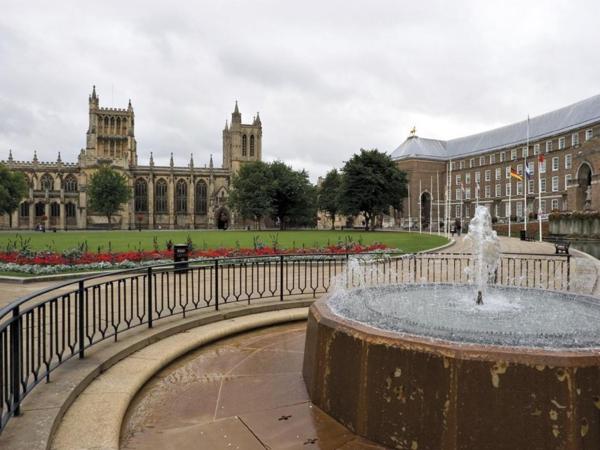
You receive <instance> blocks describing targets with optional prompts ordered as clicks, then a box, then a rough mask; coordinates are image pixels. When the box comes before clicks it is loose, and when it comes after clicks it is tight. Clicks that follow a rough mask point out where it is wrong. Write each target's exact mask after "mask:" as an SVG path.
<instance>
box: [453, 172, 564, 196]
mask: <svg viewBox="0 0 600 450" xmlns="http://www.w3.org/2000/svg"><path fill="white" fill-rule="evenodd" d="M572 178H573V177H572V175H571V174H569V175H565V177H564V189H565V190H566V189H567V187H568V186H569V184H570V183H571V180H572ZM535 181H537V180H535ZM535 181H534V180H528V181H527V193H528V194H535V193H536V188H535ZM495 188H496V189H495V191H494V194H495V197H502V184H500V183H498V184H496V186H495ZM491 189H492V186H490V185H486V186H484V189H483V196H481V194H480V192H478V191H477V188H475V197H476V198H477V197H478V196H480V197H482V198H491V197H492V195H491ZM540 190H541V192H542V193H545V192H547V182H546V178H542V179H541V180H540ZM551 190H552V192H559V191H560V190H561V189H560V177H558V176H554V177H552V178H551ZM463 193H464V197H461V195H462V194H463ZM504 195H505V196H507V197H508V196H509V195H513V192H512V183H506V184H505V185H504ZM516 195H523V182H522V181H518V182H517V183H516ZM470 199H471V188H465V189H461V188H456V190H455V200H470Z"/></svg>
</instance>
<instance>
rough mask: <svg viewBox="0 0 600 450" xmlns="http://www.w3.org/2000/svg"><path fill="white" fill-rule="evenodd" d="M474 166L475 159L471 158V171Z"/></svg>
mask: <svg viewBox="0 0 600 450" xmlns="http://www.w3.org/2000/svg"><path fill="white" fill-rule="evenodd" d="M474 165H475V158H471V159H470V160H469V169H472V168H473V166H474Z"/></svg>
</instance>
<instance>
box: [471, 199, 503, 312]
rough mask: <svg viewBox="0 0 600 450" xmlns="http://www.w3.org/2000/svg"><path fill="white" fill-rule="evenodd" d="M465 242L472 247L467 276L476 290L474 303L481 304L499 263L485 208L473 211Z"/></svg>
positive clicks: (496, 240) (496, 244)
mask: <svg viewBox="0 0 600 450" xmlns="http://www.w3.org/2000/svg"><path fill="white" fill-rule="evenodd" d="M465 240H466V241H467V242H470V243H471V245H472V246H473V250H472V252H473V257H472V260H471V266H470V267H468V268H467V274H468V275H469V279H470V282H471V283H472V284H474V285H475V287H476V289H477V300H476V302H477V304H481V303H482V302H483V296H484V295H485V290H486V286H487V284H488V283H489V281H490V279H491V278H492V277H493V276H494V274H495V272H496V269H497V268H498V263H499V261H500V242H499V240H498V236H497V234H496V232H495V231H494V230H492V217H491V216H490V211H489V210H488V209H487V208H486V207H485V206H478V207H477V209H476V210H475V216H474V217H473V219H471V222H470V223H469V233H468V234H467V236H466V238H465Z"/></svg>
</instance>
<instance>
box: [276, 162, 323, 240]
mask: <svg viewBox="0 0 600 450" xmlns="http://www.w3.org/2000/svg"><path fill="white" fill-rule="evenodd" d="M270 169H271V199H272V205H273V211H272V213H271V217H272V218H273V219H275V220H276V221H277V222H278V224H279V229H280V230H283V229H284V228H286V227H288V226H310V225H314V223H315V219H316V213H317V208H316V207H317V205H316V190H315V188H314V186H313V185H312V184H311V183H310V180H309V179H308V173H307V172H306V171H305V170H302V171H296V170H294V169H292V168H291V167H290V166H288V165H286V164H285V163H283V162H281V161H275V162H272V163H271V164H270Z"/></svg>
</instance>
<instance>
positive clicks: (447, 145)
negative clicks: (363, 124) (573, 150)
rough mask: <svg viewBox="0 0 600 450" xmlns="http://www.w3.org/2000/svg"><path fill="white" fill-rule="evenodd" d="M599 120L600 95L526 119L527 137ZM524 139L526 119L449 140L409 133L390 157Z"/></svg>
mask: <svg viewBox="0 0 600 450" xmlns="http://www.w3.org/2000/svg"><path fill="white" fill-rule="evenodd" d="M598 121H600V95H595V96H594V97H590V98H587V99H585V100H582V101H579V102H577V103H574V104H572V105H569V106H565V107H563V108H560V109H557V110H555V111H551V112H548V113H545V114H542V115H540V116H536V117H532V118H531V119H530V120H529V140H530V141H536V140H540V139H544V138H546V137H550V136H553V135H556V134H559V133H565V132H568V131H570V130H574V129H577V128H581V127H583V126H586V125H589V124H592V123H595V122H598ZM526 142H527V120H522V121H521V122H517V123H513V124H510V125H506V126H503V127H500V128H495V129H493V130H489V131H484V132H482V133H477V134H472V135H470V136H464V137H460V138H456V139H450V140H448V141H442V140H436V139H424V138H420V137H418V136H410V137H409V138H408V139H407V140H406V141H404V142H403V143H402V144H400V146H399V147H398V148H396V149H395V150H394V151H393V152H392V159H406V158H426V159H442V160H447V159H451V158H456V157H461V156H467V155H470V154H476V153H484V152H488V151H492V150H497V149H501V148H507V147H512V146H517V145H521V144H525V143H526Z"/></svg>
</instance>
